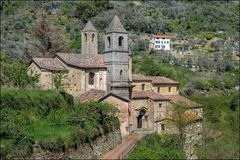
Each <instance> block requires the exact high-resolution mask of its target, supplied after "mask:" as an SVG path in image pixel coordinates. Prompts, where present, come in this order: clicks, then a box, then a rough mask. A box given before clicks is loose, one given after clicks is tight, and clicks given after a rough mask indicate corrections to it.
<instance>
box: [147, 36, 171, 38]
mask: <svg viewBox="0 0 240 160" xmlns="http://www.w3.org/2000/svg"><path fill="white" fill-rule="evenodd" d="M152 37H153V38H171V36H167V35H152Z"/></svg>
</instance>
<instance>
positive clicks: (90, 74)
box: [88, 72, 95, 85]
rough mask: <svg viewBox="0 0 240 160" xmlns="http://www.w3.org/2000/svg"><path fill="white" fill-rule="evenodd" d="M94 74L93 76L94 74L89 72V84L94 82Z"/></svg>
mask: <svg viewBox="0 0 240 160" xmlns="http://www.w3.org/2000/svg"><path fill="white" fill-rule="evenodd" d="M94 76H95V74H94V73H93V72H90V73H89V79H88V84H90V85H93V84H94Z"/></svg>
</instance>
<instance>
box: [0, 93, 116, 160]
mask: <svg viewBox="0 0 240 160" xmlns="http://www.w3.org/2000/svg"><path fill="white" fill-rule="evenodd" d="M116 112H117V109H116V108H114V107H112V106H111V105H109V104H106V103H102V102H94V101H92V102H88V103H84V104H75V105H74V102H73V97H72V96H70V95H68V94H66V93H64V92H61V93H59V92H56V91H51V90H48V91H38V90H14V89H11V90H10V89H3V90H2V91H1V132H0V135H1V158H8V159H9V158H14V157H15V158H20V157H22V158H26V157H29V156H30V154H31V153H32V145H33V144H35V143H36V144H39V145H40V146H41V148H42V149H44V150H48V151H52V152H57V151H65V150H67V149H69V148H78V146H80V145H81V144H83V143H91V142H92V141H93V140H94V139H95V138H96V137H98V136H101V135H104V134H107V133H109V132H112V131H113V130H115V129H119V125H120V124H119V120H118V118H117V117H116Z"/></svg>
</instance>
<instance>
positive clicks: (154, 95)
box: [132, 91, 168, 100]
mask: <svg viewBox="0 0 240 160" xmlns="http://www.w3.org/2000/svg"><path fill="white" fill-rule="evenodd" d="M132 97H133V99H139V98H140V99H142V98H150V99H152V100H168V99H167V98H166V97H164V96H162V95H160V94H157V93H155V92H152V91H133V93H132Z"/></svg>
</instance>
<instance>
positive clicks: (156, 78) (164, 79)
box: [132, 74, 179, 84]
mask: <svg viewBox="0 0 240 160" xmlns="http://www.w3.org/2000/svg"><path fill="white" fill-rule="evenodd" d="M132 80H133V82H134V81H135V82H137V81H141V82H146V81H150V82H152V83H153V84H179V82H177V81H174V80H172V79H169V78H167V77H162V76H144V75H142V74H133V76H132Z"/></svg>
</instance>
